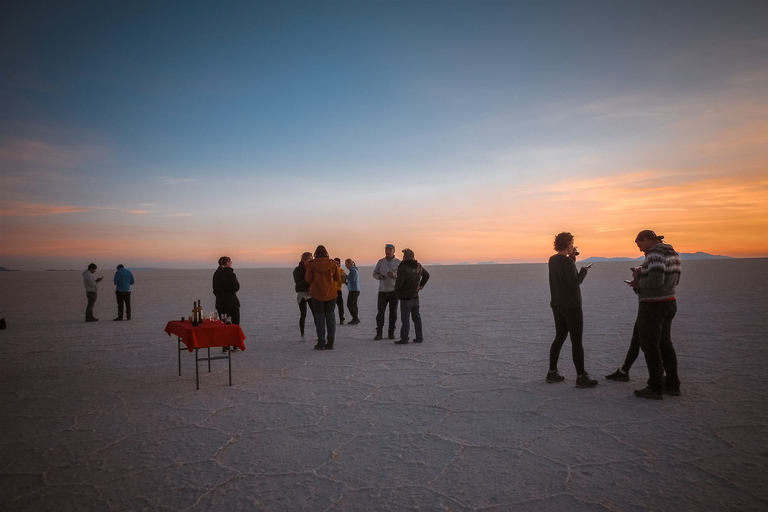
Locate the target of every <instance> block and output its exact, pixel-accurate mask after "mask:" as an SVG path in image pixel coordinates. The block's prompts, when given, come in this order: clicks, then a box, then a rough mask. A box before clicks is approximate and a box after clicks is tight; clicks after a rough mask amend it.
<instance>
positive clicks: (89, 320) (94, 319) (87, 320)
mask: <svg viewBox="0 0 768 512" xmlns="http://www.w3.org/2000/svg"><path fill="white" fill-rule="evenodd" d="M85 321H86V322H98V321H99V319H98V318H86V319H85Z"/></svg>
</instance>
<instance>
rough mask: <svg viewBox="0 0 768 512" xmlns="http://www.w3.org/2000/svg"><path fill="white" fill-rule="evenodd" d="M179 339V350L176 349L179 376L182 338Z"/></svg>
mask: <svg viewBox="0 0 768 512" xmlns="http://www.w3.org/2000/svg"><path fill="white" fill-rule="evenodd" d="M178 339H179V346H178V347H176V348H177V349H178V350H177V351H176V359H178V360H179V377H181V338H178Z"/></svg>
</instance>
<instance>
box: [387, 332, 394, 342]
mask: <svg viewBox="0 0 768 512" xmlns="http://www.w3.org/2000/svg"><path fill="white" fill-rule="evenodd" d="M388 337H389V339H391V340H393V339H395V333H393V332H391V333H389V336H388Z"/></svg>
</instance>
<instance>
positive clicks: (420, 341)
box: [413, 338, 424, 343]
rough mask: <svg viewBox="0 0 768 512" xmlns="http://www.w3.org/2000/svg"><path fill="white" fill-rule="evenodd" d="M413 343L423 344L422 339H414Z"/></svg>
mask: <svg viewBox="0 0 768 512" xmlns="http://www.w3.org/2000/svg"><path fill="white" fill-rule="evenodd" d="M413 342H414V343H424V338H416V339H415V340H413Z"/></svg>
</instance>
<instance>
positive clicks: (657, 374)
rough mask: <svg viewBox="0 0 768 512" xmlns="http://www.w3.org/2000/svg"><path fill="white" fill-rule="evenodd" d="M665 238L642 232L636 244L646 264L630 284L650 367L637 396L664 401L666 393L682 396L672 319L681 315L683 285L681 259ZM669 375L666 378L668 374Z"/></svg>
mask: <svg viewBox="0 0 768 512" xmlns="http://www.w3.org/2000/svg"><path fill="white" fill-rule="evenodd" d="M663 239H664V237H663V236H660V235H657V234H656V233H655V232H654V231H652V230H650V229H645V230H643V231H640V232H639V233H638V234H637V236H636V237H635V244H636V245H637V248H638V249H640V251H641V252H643V253H644V254H645V260H643V263H642V264H641V265H640V269H639V271H638V272H636V276H635V278H634V279H633V280H632V281H631V282H630V283H629V285H630V286H631V287H632V289H633V290H634V291H635V293H636V294H637V298H638V301H639V304H638V310H637V320H636V322H635V323H636V325H637V334H638V337H639V338H640V348H641V349H642V350H643V354H644V355H645V362H646V364H647V365H648V386H646V387H645V388H643V389H637V390H635V396H638V397H640V398H651V399H655V400H660V399H662V398H663V397H664V396H663V395H664V393H666V394H668V395H672V396H679V395H680V378H679V377H678V375H677V353H676V352H675V347H674V346H673V345H672V319H674V318H675V314H676V313H677V300H676V298H675V291H676V288H677V285H678V283H679V282H680V274H681V271H682V263H681V261H680V255H679V254H678V253H677V251H675V249H674V247H672V246H671V245H670V244H667V243H664V242H663V241H662V240H663ZM665 371H666V378H665V377H664V372H665Z"/></svg>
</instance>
